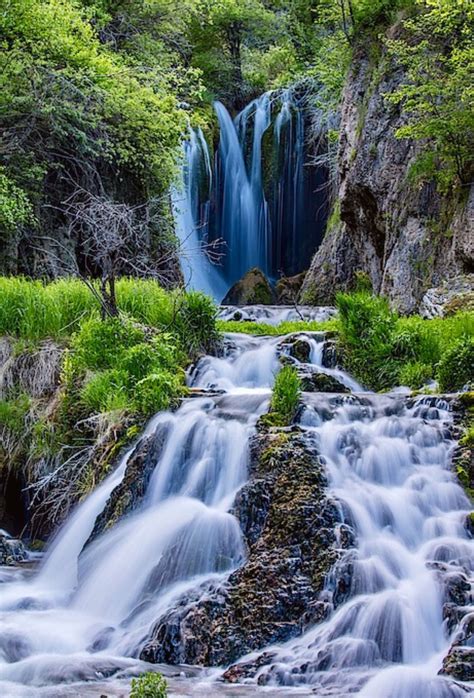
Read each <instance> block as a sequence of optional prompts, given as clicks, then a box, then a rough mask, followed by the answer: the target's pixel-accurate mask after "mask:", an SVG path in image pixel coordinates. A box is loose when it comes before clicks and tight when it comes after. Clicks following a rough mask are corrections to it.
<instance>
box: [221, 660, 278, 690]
mask: <svg viewBox="0 0 474 698" xmlns="http://www.w3.org/2000/svg"><path fill="white" fill-rule="evenodd" d="M274 657H275V653H273V652H262V654H260V655H259V656H258V657H257V658H256V659H254V660H253V661H250V662H242V663H241V664H234V665H233V666H231V667H229V668H228V669H227V671H225V672H224V673H223V675H222V676H223V678H224V680H225V681H228V683H239V682H240V681H242V679H244V678H252V677H254V676H255V674H256V673H257V670H258V669H260V667H262V666H265V665H266V664H270V662H272V661H273V659H274Z"/></svg>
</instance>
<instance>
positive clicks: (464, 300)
mask: <svg viewBox="0 0 474 698" xmlns="http://www.w3.org/2000/svg"><path fill="white" fill-rule="evenodd" d="M466 311H471V312H472V311H474V291H468V292H467V293H461V294H460V295H459V296H454V298H451V299H450V300H449V301H448V302H447V303H446V305H445V306H444V314H445V315H446V316H449V315H455V314H456V313H460V312H466Z"/></svg>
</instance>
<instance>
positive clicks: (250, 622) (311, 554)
mask: <svg viewBox="0 0 474 698" xmlns="http://www.w3.org/2000/svg"><path fill="white" fill-rule="evenodd" d="M326 486H327V482H326V476H325V473H324V465H323V463H322V461H321V458H320V456H319V455H318V453H317V452H316V450H315V449H314V447H313V446H312V445H311V443H310V442H308V441H307V439H306V438H305V437H304V436H303V434H302V433H301V432H300V431H299V430H298V429H296V428H294V429H290V430H288V429H287V430H285V429H284V430H270V431H267V430H265V431H261V432H260V433H259V434H257V435H256V436H255V437H254V440H253V444H252V462H251V476H250V480H249V482H248V483H247V484H246V485H245V486H244V487H243V488H242V489H241V490H240V492H239V493H238V495H237V498H236V501H235V505H234V510H233V513H234V514H235V516H236V517H237V518H238V519H239V522H240V524H241V527H242V531H243V534H244V537H245V540H246V543H247V547H248V554H247V560H246V562H245V564H244V565H243V566H242V567H240V568H239V569H238V570H236V571H235V572H233V573H231V574H230V576H229V577H228V579H227V581H226V583H225V584H224V585H221V586H220V587H217V588H216V587H212V585H211V586H209V585H208V586H207V587H206V589H201V590H199V591H198V592H197V593H196V594H195V595H193V596H192V598H189V597H187V598H184V599H182V601H181V603H180V604H179V605H178V606H177V607H176V608H174V609H173V610H172V611H170V612H169V613H167V614H166V615H165V616H164V617H162V618H160V619H159V620H158V621H157V622H156V623H155V625H154V627H153V629H152V631H151V634H150V637H149V638H148V640H147V641H146V642H145V644H144V646H143V649H142V652H141V655H140V656H141V659H144V660H146V661H151V662H165V663H169V664H180V663H189V664H201V665H211V666H219V665H220V666H222V665H228V664H231V663H232V662H234V661H235V660H236V659H238V658H239V657H241V656H242V655H244V654H246V653H248V652H250V651H252V650H258V649H261V648H263V647H265V646H266V645H269V644H271V643H275V642H283V641H285V640H288V639H289V638H291V637H294V636H296V635H298V634H300V633H301V632H302V631H303V630H304V628H305V627H306V626H307V625H309V624H311V623H314V622H315V621H316V620H317V619H318V618H322V617H324V614H325V609H324V604H322V602H321V601H320V600H319V596H320V592H321V590H322V588H323V584H324V579H325V577H326V574H327V573H328V572H329V570H330V569H331V567H332V566H333V564H334V562H335V560H336V559H337V557H338V553H337V551H336V548H335V532H334V527H335V523H336V521H337V516H338V515H337V509H336V506H335V504H334V503H333V502H332V501H331V500H330V499H329V498H328V496H327V490H326ZM243 671H244V670H243V669H241V668H236V669H235V670H229V671H228V672H227V674H226V678H227V679H228V680H230V681H233V680H237V678H238V677H239V676H240V675H241V674H242V673H243Z"/></svg>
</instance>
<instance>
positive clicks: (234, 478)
mask: <svg viewBox="0 0 474 698" xmlns="http://www.w3.org/2000/svg"><path fill="white" fill-rule="evenodd" d="M249 359H250V360H251V363H252V370H251V371H249V370H248V366H249ZM276 367H277V363H276V346H272V347H270V348H269V347H268V346H267V344H266V343H265V342H264V341H258V340H257V341H253V340H251V339H250V338H247V337H245V336H244V337H238V336H235V337H234V336H233V337H232V338H231V339H229V346H228V348H227V352H226V357H224V358H211V357H208V358H205V359H203V360H202V361H201V362H200V363H199V364H198V365H197V367H196V369H195V371H194V373H193V375H192V377H191V379H190V382H191V385H192V386H193V387H194V388H206V387H207V386H208V384H209V382H210V378H209V376H210V375H211V374H212V382H214V383H216V384H218V385H221V383H225V386H226V389H227V390H228V392H227V394H226V395H214V397H211V396H209V397H207V396H206V395H205V394H204V396H203V397H195V398H191V399H188V400H186V401H185V402H184V403H183V405H182V407H181V408H180V409H179V410H178V411H177V412H176V413H174V414H171V413H164V414H158V415H157V416H156V417H155V418H154V419H153V420H151V422H150V423H149V425H148V427H147V429H146V431H145V432H144V434H143V438H142V439H141V442H144V441H146V440H147V439H149V438H154V436H160V438H163V435H164V442H163V444H162V446H161V449H160V451H159V455H158V458H157V462H156V465H155V468H154V471H153V474H152V476H151V479H150V482H149V485H148V488H147V492H146V496H145V498H144V500H143V501H142V502H141V504H140V505H139V506H138V507H137V509H136V510H135V511H134V512H133V513H132V514H131V515H129V516H127V517H125V518H124V519H123V520H122V521H119V522H118V523H117V524H116V525H115V526H113V528H112V529H110V530H109V531H107V532H106V533H104V534H103V535H102V536H101V537H99V538H98V539H96V540H94V541H93V542H92V543H90V544H89V545H88V546H87V547H86V549H85V550H83V548H84V545H85V544H86V542H87V540H88V539H89V537H90V535H91V532H92V530H93V527H94V523H95V521H96V519H97V517H98V516H99V514H100V513H101V511H102V510H103V509H104V507H105V504H106V501H107V499H108V498H109V496H110V495H111V493H112V492H113V491H114V489H115V488H116V487H118V486H119V485H120V483H121V481H122V480H123V477H124V474H125V472H126V468H127V464H128V462H129V459H130V457H131V454H132V453H133V452H134V448H131V449H129V451H127V452H126V453H125V455H124V456H123V458H122V460H121V462H120V463H119V465H118V467H117V469H116V470H115V471H114V473H112V474H111V475H110V476H109V477H108V478H107V479H106V480H105V481H104V483H103V484H102V485H100V486H99V487H98V488H97V490H96V491H95V492H93V493H92V494H91V495H90V496H89V497H88V498H87V499H86V500H85V502H84V503H83V504H81V505H80V506H79V507H78V509H77V510H76V511H75V512H74V513H73V514H72V515H71V517H70V519H69V520H68V521H67V522H66V524H65V525H64V527H63V528H62V530H61V531H60V532H59V534H58V535H57V536H56V538H55V540H54V541H53V543H52V546H51V549H50V551H49V552H48V553H47V555H46V557H45V560H44V562H43V563H42V565H41V566H40V569H39V571H38V572H37V574H36V575H35V577H34V578H33V579H32V580H29V581H28V580H25V581H20V582H18V581H17V582H12V583H10V584H8V585H7V584H3V585H2V594H1V597H0V694H1V695H5V696H10V695H11V696H26V695H28V696H32V695H34V687H35V686H36V687H38V686H47V685H49V684H54V683H63V682H72V681H78V680H92V679H94V678H97V677H98V676H99V677H100V676H102V675H103V676H107V675H109V674H112V673H116V672H118V671H120V670H122V671H126V670H127V669H129V668H131V667H133V666H136V665H137V661H136V660H132V659H129V657H133V656H136V655H137V653H138V652H139V649H140V645H141V643H142V642H143V639H144V638H145V637H146V635H147V633H148V631H149V628H150V624H151V623H152V622H153V619H156V618H157V617H159V616H160V614H161V613H162V612H164V611H165V610H166V609H167V608H170V607H172V606H173V602H174V601H176V599H177V598H179V597H180V596H181V595H182V594H183V593H184V592H185V591H186V590H187V589H191V588H193V587H195V586H199V584H200V583H202V582H203V581H205V580H213V579H220V578H222V577H225V576H226V575H227V574H228V573H229V571H230V570H232V569H234V568H235V567H236V566H238V565H239V564H241V563H242V561H243V559H244V556H245V547H244V544H243V540H242V534H241V532H240V528H239V524H238V522H237V520H236V519H235V518H234V516H232V515H231V514H230V513H228V512H229V509H230V508H231V505H232V502H233V499H234V496H235V493H236V492H237V490H238V489H239V487H240V486H242V484H243V483H244V482H245V480H246V478H247V460H248V453H247V451H248V441H249V437H250V435H251V433H252V432H253V429H254V424H255V422H256V420H257V418H258V415H259V414H260V413H261V412H262V411H263V410H264V409H265V407H266V405H267V404H268V397H269V388H270V387H271V384H272V381H273V377H274V373H273V370H276ZM26 686H28V688H26ZM78 695H80V691H79V693H78Z"/></svg>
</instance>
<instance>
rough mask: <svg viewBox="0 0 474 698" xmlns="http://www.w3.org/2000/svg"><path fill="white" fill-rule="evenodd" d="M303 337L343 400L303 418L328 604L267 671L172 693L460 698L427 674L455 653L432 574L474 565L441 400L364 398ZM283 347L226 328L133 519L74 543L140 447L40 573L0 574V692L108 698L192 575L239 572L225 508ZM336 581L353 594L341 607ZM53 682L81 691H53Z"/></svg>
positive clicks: (322, 401)
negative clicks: (321, 476) (98, 687)
mask: <svg viewBox="0 0 474 698" xmlns="http://www.w3.org/2000/svg"><path fill="white" fill-rule="evenodd" d="M223 312H224V313H225V312H227V311H226V310H225V309H224V310H223ZM245 312H247V313H248V314H250V315H252V313H254V314H257V315H258V313H259V310H258V308H255V309H252V308H249V309H246V311H245ZM285 312H286V313H288V314H290V313H291V312H292V310H291V309H279V310H278V311H276V310H275V311H274V312H273V313H272V311H271V310H269V311H268V314H269V317H268V319H269V320H270V321H271V322H274V323H276V322H278V321H279V320H280V318H281V316H282V315H284V313H285ZM320 313H323V314H324V313H326V314H331V310H330V309H326V310H324V309H321V310H320ZM305 337H306V339H307V341H308V342H309V343H310V346H311V353H310V361H309V367H310V368H311V369H312V370H315V371H325V372H332V375H334V376H335V377H337V378H338V379H339V380H340V381H341V382H343V383H344V384H345V385H348V386H349V388H350V389H351V390H352V392H353V394H352V395H350V394H346V395H344V396H341V398H340V400H339V402H337V401H336V403H337V404H336V403H331V404H333V406H332V407H331V409H329V408H328V404H329V403H330V399H331V397H330V396H328V395H322V394H305V395H304V399H303V402H304V406H305V407H304V410H303V411H302V413H301V415H300V419H299V421H300V427H301V429H302V430H303V432H304V438H306V439H308V440H310V441H311V443H312V444H313V445H314V446H315V447H316V449H317V451H318V452H320V453H321V454H322V455H323V456H324V459H325V463H326V469H327V474H328V477H329V482H330V491H331V494H332V495H333V497H334V498H335V499H336V500H337V502H339V507H340V510H341V517H342V519H343V521H344V522H345V524H346V525H347V526H348V527H350V528H351V529H352V531H353V537H354V540H353V544H352V545H351V546H350V547H349V549H348V550H347V549H346V550H345V551H344V553H343V554H342V556H341V558H340V559H339V561H338V563H337V564H336V567H335V568H334V569H333V571H332V572H331V574H330V575H329V577H328V579H327V582H326V588H325V590H324V592H323V595H322V599H323V600H324V601H326V602H327V604H328V607H329V608H330V609H333V610H332V612H331V614H330V616H329V618H328V620H327V621H325V622H324V623H321V624H318V625H316V626H314V627H313V628H311V629H309V630H308V631H307V632H306V633H305V634H304V635H302V636H301V637H299V638H298V639H296V640H292V641H291V642H288V643H287V644H285V645H282V646H280V647H271V648H267V649H269V650H271V652H272V655H273V659H272V661H271V663H270V664H269V665H265V666H262V667H261V668H260V669H259V671H258V673H257V676H256V677H254V678H252V679H250V680H249V681H250V683H249V684H248V685H247V686H243V687H241V688H233V689H230V688H229V689H228V688H225V687H223V686H222V685H220V684H215V683H214V684H212V683H211V684H209V683H207V684H206V682H205V677H204V676H200V677H198V678H194V679H192V678H188V679H186V678H185V677H182V678H179V677H178V678H176V679H172V681H171V685H172V695H176V696H178V695H208V696H211V695H216V696H217V695H222V696H224V695H234V694H235V695H242V696H243V695H245V696H247V695H254V694H255V693H257V692H260V691H268V690H270V695H280V693H281V695H291V694H292V693H293V692H295V693H297V694H300V695H316V696H326V695H332V696H346V695H347V696H348V695H353V694H354V693H358V694H360V695H361V697H363V698H421V697H422V696H423V698H425V697H427V698H458V696H459V697H461V696H465V695H466V692H465V688H466V687H465V686H464V687H461V686H458V685H457V684H456V683H454V682H452V681H448V680H446V679H442V678H440V677H437V671H438V670H439V668H440V665H441V661H442V657H443V655H444V654H446V651H447V648H448V646H449V637H448V636H447V633H446V628H445V625H444V623H443V617H442V607H443V590H442V584H441V582H440V581H439V575H438V569H437V566H439V565H443V566H444V567H445V568H446V569H447V570H448V572H453V573H455V572H456V573H457V572H460V571H462V572H463V573H466V572H471V573H472V572H473V570H474V564H473V552H474V547H473V541H472V540H470V539H469V538H468V535H467V532H466V530H465V528H464V519H465V516H466V512H467V510H468V509H469V503H468V501H467V498H466V496H465V495H464V493H463V491H462V489H461V488H460V487H459V485H458V484H457V483H456V481H455V480H454V477H453V475H452V474H451V472H450V470H449V462H450V456H451V451H452V448H453V441H452V440H451V437H450V432H449V429H448V427H449V424H450V422H451V414H450V412H449V405H448V404H447V403H445V402H444V401H441V400H440V401H438V402H436V403H433V399H424V398H419V399H418V400H416V401H412V403H409V402H407V399H406V398H405V397H403V396H400V395H396V394H394V395H387V396H376V395H370V394H367V393H364V392H361V391H362V388H361V386H359V385H358V384H357V383H356V382H355V381H354V380H353V379H352V378H351V377H350V376H347V374H344V373H343V372H341V371H339V369H337V368H332V369H329V368H326V367H323V366H322V365H321V364H322V351H321V350H322V341H321V337H320V336H319V335H312V334H311V333H305ZM284 344H285V338H282V337H251V336H249V335H245V334H244V335H242V334H229V335H228V336H227V338H226V348H225V352H224V354H223V355H222V356H218V357H215V356H208V357H203V358H202V359H201V360H200V362H199V363H198V364H197V366H196V367H195V368H194V370H193V371H192V372H191V373H190V376H189V383H190V385H191V386H192V387H193V388H194V389H196V392H197V395H196V396H195V397H192V398H189V399H186V400H185V401H184V402H183V404H182V406H181V407H180V408H179V410H177V411H176V412H175V413H162V414H158V415H156V416H155V417H154V418H153V419H152V420H151V421H150V423H149V424H148V426H147V428H146V431H145V433H144V435H143V439H142V440H141V442H142V443H143V441H144V440H145V439H150V438H151V439H153V438H154V437H155V436H156V435H159V436H160V438H161V439H162V445H161V447H160V449H159V452H158V455H157V457H156V463H155V467H154V470H153V472H152V475H151V478H150V481H149V484H148V488H147V491H146V495H145V497H144V498H143V500H141V501H140V502H139V503H138V505H137V507H136V509H135V510H134V511H133V513H132V514H131V515H129V516H126V517H124V518H123V519H121V520H119V521H118V522H117V523H116V524H115V525H114V526H112V527H111V528H109V529H107V530H106V531H105V532H104V533H103V534H102V535H101V536H99V537H98V538H96V539H94V540H93V541H92V542H91V543H89V544H88V545H87V546H86V547H84V546H85V544H86V542H87V541H88V539H89V537H90V535H91V532H92V530H93V528H94V523H95V521H96V519H97V517H98V515H99V514H100V513H101V511H102V510H103V508H104V506H105V504H106V501H107V499H108V498H109V496H110V495H111V493H112V492H113V491H114V490H115V488H117V487H118V486H119V485H120V483H121V481H122V479H123V477H124V474H125V472H126V469H127V465H128V463H129V459H130V457H131V455H132V453H133V451H134V447H132V448H131V449H129V451H127V452H126V453H125V454H124V456H123V457H122V459H121V461H120V462H119V463H118V465H117V467H116V469H115V470H114V472H112V473H111V475H109V477H108V478H107V479H106V480H105V481H104V482H103V483H102V484H101V485H100V486H99V487H98V488H97V489H96V490H95V491H94V492H93V493H92V494H91V495H90V496H89V497H88V498H87V499H85V501H84V502H83V503H81V504H80V505H79V506H78V508H77V509H76V511H74V512H73V513H72V515H71V516H70V517H69V519H68V520H67V521H66V523H65V524H64V526H63V527H62V529H61V530H60V531H59V532H58V534H57V535H56V537H55V538H54V540H53V541H52V543H51V546H50V549H49V551H48V552H47V554H46V556H45V558H44V560H43V562H42V564H41V565H40V568H39V570H38V571H37V572H36V573H35V574H34V575H33V576H29V577H28V576H27V575H26V574H25V575H24V576H23V578H20V579H19V578H18V575H16V576H12V577H11V578H6V579H7V581H4V583H3V584H2V585H1V587H0V589H1V593H0V694H1V695H3V696H7V697H9V696H12V697H13V696H25V698H26V696H28V697H30V696H33V697H34V696H47V695H50V696H58V695H94V694H92V693H88V691H89V688H90V687H88V688H86V686H88V684H86V683H84V682H87V681H101V682H102V683H104V682H105V685H109V686H110V690H111V694H112V695H115V693H114V692H113V691H114V690H116V686H117V685H118V684H117V683H109V684H107V679H108V677H113V680H114V681H115V682H117V681H119V682H120V680H123V681H124V680H125V678H126V677H127V676H128V675H129V674H130V673H133V672H136V671H143V670H144V669H145V668H146V667H147V665H144V664H143V663H141V662H139V661H138V660H137V659H135V657H137V656H138V655H139V651H140V648H141V646H142V645H143V642H144V640H145V638H146V637H147V634H148V633H149V631H150V628H151V626H152V624H153V623H154V622H155V621H156V619H157V618H159V617H160V616H161V615H162V614H163V613H164V612H165V611H166V610H168V609H171V608H173V607H174V605H176V603H177V602H178V600H179V599H180V598H181V597H182V596H183V594H186V593H187V592H189V591H190V590H192V589H196V588H198V587H199V585H200V584H202V583H203V581H207V582H209V581H212V582H213V583H215V584H216V585H219V584H220V583H223V582H224V581H225V579H226V577H227V575H228V574H229V573H230V571H231V570H234V569H235V568H236V567H238V566H239V565H241V564H243V563H244V561H245V555H246V550H245V544H244V540H243V536H242V533H241V530H240V527H239V524H238V522H237V519H236V518H234V516H233V515H232V514H231V513H229V512H230V510H231V508H232V504H233V501H234V498H235V495H236V493H237V491H238V490H239V488H240V487H241V486H242V485H243V484H244V483H245V482H246V480H247V478H248V461H249V439H250V437H251V435H252V434H253V433H254V430H255V424H256V421H257V419H258V417H259V415H260V414H262V413H263V412H264V411H265V410H266V409H267V407H268V400H269V395H270V388H271V386H272V383H273V380H274V376H275V373H276V372H277V371H278V367H279V362H278V353H279V352H280V351H283V350H284V349H283V348H282V347H284ZM199 391H200V392H199ZM333 397H334V396H333ZM138 447H140V444H139V446H138ZM344 570H349V571H350V574H349V576H348V578H349V579H350V584H349V588H348V590H346V592H345V594H344V595H342V596H341V594H340V593H338V591H337V590H338V588H339V587H338V585H337V579H338V578H339V576H340V574H341V571H342V572H344ZM208 680H210V679H208ZM57 684H59V685H61V686H64V687H65V686H66V685H69V686H70V687H74V686H75V687H76V689H77V693H68V692H67V691H69V689H67V690H66V688H64V693H58V692H57V688H55V685H57ZM260 684H264V685H266V686H267V687H268V686H270V688H262V687H260ZM120 685H123V684H120ZM190 686H191V687H192V688H190ZM114 687H115V688H114ZM71 690H72V689H71ZM102 690H105V692H107V689H106V688H105V689H102ZM97 695H98V694H97Z"/></svg>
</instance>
